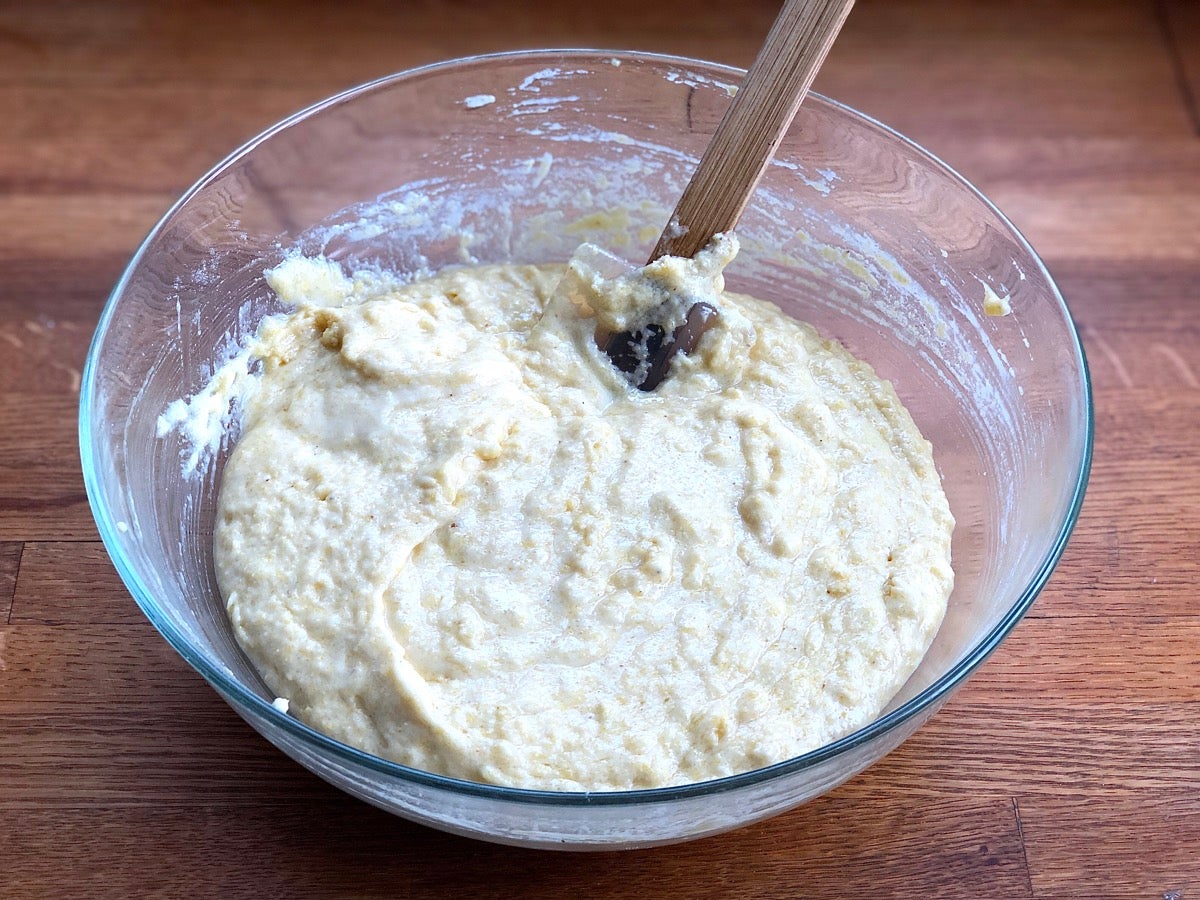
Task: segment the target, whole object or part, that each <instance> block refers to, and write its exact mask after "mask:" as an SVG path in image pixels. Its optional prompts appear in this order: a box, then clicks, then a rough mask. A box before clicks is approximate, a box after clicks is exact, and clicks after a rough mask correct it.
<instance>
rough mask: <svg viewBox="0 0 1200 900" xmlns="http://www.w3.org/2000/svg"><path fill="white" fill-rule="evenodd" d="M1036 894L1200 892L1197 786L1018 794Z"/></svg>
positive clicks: (1177, 895)
mask: <svg viewBox="0 0 1200 900" xmlns="http://www.w3.org/2000/svg"><path fill="white" fill-rule="evenodd" d="M1019 809H1020V813H1021V824H1022V828H1023V830H1024V835H1025V848H1026V852H1027V853H1028V855H1029V866H1030V870H1031V872H1032V873H1033V876H1032V877H1033V888H1034V894H1035V896H1037V897H1045V898H1047V900H1051V898H1063V900H1067V898H1075V897H1093V898H1097V900H1101V898H1110V897H1111V898H1125V897H1155V898H1158V897H1162V898H1171V900H1183V898H1188V897H1192V896H1194V895H1195V894H1196V893H1197V892H1198V891H1200V867H1198V866H1197V864H1196V860H1197V856H1196V834H1197V833H1198V832H1200V809H1198V808H1197V806H1196V803H1195V792H1194V790H1193V791H1191V792H1187V793H1172V794H1161V795H1160V794H1150V795H1148V796H1144V797H1140V798H1138V799H1136V800H1127V799H1113V798H1109V797H1105V796H1096V797H1091V798H1086V799H1077V800H1061V799H1058V798H1054V797H1021V798H1020V800H1019Z"/></svg>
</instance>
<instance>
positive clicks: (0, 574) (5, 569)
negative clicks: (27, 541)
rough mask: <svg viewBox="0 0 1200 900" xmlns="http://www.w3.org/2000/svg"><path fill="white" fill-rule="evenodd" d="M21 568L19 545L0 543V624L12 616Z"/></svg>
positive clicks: (0, 661) (1, 656)
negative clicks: (18, 573) (18, 574)
mask: <svg viewBox="0 0 1200 900" xmlns="http://www.w3.org/2000/svg"><path fill="white" fill-rule="evenodd" d="M20 568H21V544H20V543H19V542H15V541H13V542H5V543H0V622H5V623H7V622H8V621H9V617H10V616H11V615H12V602H13V595H14V594H15V593H16V590H17V572H18V570H19V569H20ZM3 659H4V652H3V649H0V670H2V669H3V668H4V663H3Z"/></svg>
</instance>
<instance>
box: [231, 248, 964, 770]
mask: <svg viewBox="0 0 1200 900" xmlns="http://www.w3.org/2000/svg"><path fill="white" fill-rule="evenodd" d="M728 255H729V254H728V253H726V254H725V257H727V256H728ZM717 257H721V254H716V256H714V254H713V253H711V252H710V253H709V254H708V255H707V256H705V255H703V254H702V256H701V258H699V259H698V260H697V261H696V262H688V261H683V260H668V261H666V262H663V263H661V265H659V267H658V269H657V271H656V272H655V273H653V274H654V278H655V279H656V281H655V282H654V283H656V284H658V285H660V286H665V287H666V288H686V289H687V290H688V291H690V292H691V294H690V295H695V293H696V292H697V291H701V290H704V291H708V292H709V293H710V294H712V295H713V297H714V300H715V302H716V303H717V304H718V305H719V306H720V309H721V317H720V320H719V322H718V324H717V325H716V327H715V328H713V329H712V330H711V331H709V332H708V333H707V334H705V336H704V337H703V338H702V340H701V341H700V344H699V346H698V347H697V348H696V350H695V351H694V352H693V353H692V354H691V355H690V356H687V357H682V356H681V357H678V358H677V359H676V361H675V363H674V369H673V371H672V374H671V377H670V378H668V379H667V381H666V382H665V383H664V384H663V385H662V386H661V387H660V388H659V389H658V390H657V391H655V392H652V393H643V392H640V391H637V390H634V389H632V388H631V387H630V386H629V385H628V383H627V382H626V381H625V380H624V379H623V377H622V376H621V374H620V373H618V372H617V371H616V370H615V369H614V368H613V366H612V365H611V364H610V362H609V360H608V359H607V357H605V356H604V355H602V354H601V353H600V352H599V351H598V350H597V349H596V346H595V341H594V339H593V335H594V332H595V329H596V325H597V322H598V321H599V322H604V323H607V324H609V325H610V326H614V327H615V326H620V327H628V326H629V325H630V324H631V323H633V324H636V320H637V317H638V316H639V315H642V316H643V317H644V316H645V315H646V314H647V312H646V310H647V308H648V306H647V304H650V303H651V302H652V301H651V299H648V298H646V297H639V295H638V293H637V292H636V291H634V292H632V293H631V292H630V291H628V290H621V289H618V288H621V286H622V285H624V286H625V287H626V288H627V287H628V286H629V283H627V282H620V283H618V282H617V281H610V280H606V279H604V278H603V277H601V276H599V275H598V274H597V273H595V272H593V271H591V270H588V269H587V268H586V266H581V265H575V266H574V267H573V268H572V269H570V270H568V269H566V268H565V267H563V266H544V267H532V266H516V265H511V266H489V267H481V268H473V269H459V270H453V271H448V272H445V273H443V274H440V275H438V276H436V277H434V278H431V279H429V280H425V281H421V282H417V283H412V284H408V285H402V286H400V285H397V284H395V283H389V282H387V280H386V279H380V278H371V277H365V276H364V277H357V278H351V277H347V276H346V275H344V274H343V273H342V272H341V271H340V270H339V269H338V268H337V266H336V265H334V264H332V263H328V262H325V261H323V260H310V259H304V258H296V259H292V260H290V261H289V262H287V263H285V264H283V265H282V266H280V267H279V268H277V269H275V270H273V271H272V272H271V273H269V274H268V278H269V281H270V283H271V285H272V287H273V288H274V289H275V290H276V291H277V292H278V293H279V295H280V296H281V297H282V298H283V299H284V300H285V301H288V302H289V303H291V304H294V307H295V310H294V312H293V313H292V314H291V315H289V316H287V317H283V318H275V319H271V320H268V321H267V322H266V323H265V324H264V325H263V327H262V328H261V329H260V333H259V337H258V343H257V344H256V346H255V347H254V348H253V353H254V355H256V356H257V357H259V358H260V359H261V360H262V372H261V374H260V375H259V376H258V377H256V378H255V379H252V385H251V387H250V389H249V391H248V393H247V395H246V397H245V399H244V407H243V409H244V412H243V419H242V422H243V431H242V436H241V439H240V440H239V442H238V444H237V446H236V448H235V450H234V452H233V454H232V456H231V458H230V460H229V462H228V464H227V466H226V469H225V472H224V476H223V482H222V487H221V492H220V499H219V510H218V520H217V528H216V537H215V558H216V567H217V575H218V580H219V583H220V586H221V589H222V592H223V594H224V596H225V598H226V601H227V605H228V610H229V616H230V620H231V622H232V624H233V627H234V630H235V633H236V635H237V638H238V640H239V641H240V642H241V644H242V646H243V647H244V648H245V650H246V652H247V653H248V654H249V656H250V657H251V659H252V660H253V661H254V663H255V664H256V665H257V667H258V668H259V670H260V672H261V673H262V675H263V677H264V679H265V680H266V681H267V683H268V684H269V685H270V687H271V688H272V689H273V690H275V691H276V693H277V694H278V695H279V696H281V697H284V698H287V699H288V701H289V702H290V709H291V712H292V714H293V715H296V716H298V717H299V718H300V719H302V720H304V721H306V722H308V723H309V724H311V725H313V726H314V727H316V728H318V729H320V730H322V731H324V732H326V733H328V734H330V735H332V736H334V737H336V738H338V739H340V740H342V741H344V742H346V743H349V744H352V745H354V746H357V747H360V748H362V749H364V750H367V751H369V752H371V753H375V754H378V755H380V756H383V757H387V758H389V759H392V760H395V761H398V762H400V763H404V764H406V765H410V766H415V767H417V768H420V769H424V770H428V771H433V772H439V773H443V774H447V775H451V776H455V777H459V778H465V779H469V780H474V781H485V782H493V783H498V784H505V785H512V786H519V787H537V788H545V789H554V790H585V789H586V790H619V789H630V788H647V787H656V786H662V785H671V784H679V783H685V782H692V781H700V780H705V779H709V778H714V777H719V776H723V775H728V774H733V773H736V772H741V771H745V770H748V769H753V768H757V767H760V766H763V765H766V764H769V763H773V762H778V761H780V760H783V759H787V758H789V757H792V756H795V755H797V754H799V753H802V752H804V751H807V750H811V749H813V748H816V747H818V746H820V745H822V744H825V743H827V742H829V741H831V740H833V739H835V738H837V737H839V736H842V735H844V734H846V733H848V732H849V731H851V730H853V729H855V728H857V727H860V726H862V725H864V724H866V723H867V722H869V721H870V720H871V719H873V718H874V717H875V716H876V715H877V714H878V713H879V711H880V710H881V709H882V707H883V706H884V705H885V704H886V702H887V701H888V700H889V699H890V698H891V697H892V696H893V695H894V694H895V692H896V691H897V690H898V689H899V688H900V686H901V685H902V684H903V683H904V681H905V679H907V677H908V676H909V675H910V674H911V672H912V671H913V669H915V667H916V666H917V663H918V662H919V661H920V659H921V657H922V655H923V654H924V652H925V650H926V649H927V648H928V645H929V643H930V641H931V640H932V638H933V635H934V633H935V632H936V630H937V628H938V625H939V624H940V621H941V619H942V616H943V613H944V610H945V605H946V598H947V596H948V594H949V591H950V585H951V578H952V576H951V569H950V558H949V554H950V550H949V548H950V533H951V529H952V526H953V522H952V519H951V516H950V512H949V509H948V507H947V504H946V500H945V497H944V494H943V492H942V489H941V485H940V483H939V480H938V477H937V474H936V471H935V469H934V465H933V462H932V458H931V454H930V447H929V445H928V443H927V442H926V441H925V440H924V439H923V438H922V437H921V435H920V434H919V432H918V431H917V429H916V427H915V426H914V424H913V422H912V420H911V418H910V417H909V415H908V413H907V412H906V411H905V410H904V408H903V407H902V406H901V405H900V402H899V401H898V400H897V398H896V395H895V393H894V392H893V390H892V388H891V386H890V385H889V384H887V383H886V382H883V381H881V380H880V379H878V378H877V377H876V376H875V374H874V373H873V372H872V370H871V369H870V367H869V366H867V365H866V364H864V363H862V362H859V361H857V360H855V359H854V358H852V357H851V356H850V355H849V354H848V353H847V352H846V351H845V350H844V349H842V348H841V347H840V346H839V345H837V344H834V343H831V342H828V341H825V340H823V339H821V338H820V337H819V336H818V335H817V334H816V333H815V332H814V331H813V330H812V329H810V328H809V327H807V326H805V325H803V324H800V323H798V322H796V321H794V320H791V319H789V318H787V317H786V316H784V315H783V314H782V313H780V312H779V311H778V310H777V309H776V308H775V307H773V306H771V305H769V304H766V303H763V302H760V301H757V300H754V299H751V298H748V297H744V296H738V295H734V294H729V293H724V294H720V293H719V292H720V290H721V287H722V281H721V276H720V264H721V263H722V262H723V261H724V257H721V258H717ZM564 275H565V277H564ZM560 282H562V285H561V286H560ZM718 297H719V299H717V298H718ZM639 304H640V306H639Z"/></svg>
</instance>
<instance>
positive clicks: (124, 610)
mask: <svg viewBox="0 0 1200 900" xmlns="http://www.w3.org/2000/svg"><path fill="white" fill-rule="evenodd" d="M10 621H11V622H12V624H14V625H24V624H29V623H38V624H43V625H60V624H64V623H65V624H74V625H137V626H141V625H146V624H147V622H146V617H145V616H143V615H142V613H141V610H139V609H138V608H137V605H136V604H135V603H134V602H133V598H132V597H130V596H129V592H128V591H127V590H125V585H124V584H122V583H121V579H120V578H119V577H118V576H117V572H116V570H115V569H114V568H113V565H112V562H111V561H110V560H109V558H108V553H107V552H106V551H105V549H104V545H103V544H101V543H100V542H99V541H95V542H90V541H66V542H62V543H58V542H43V541H31V542H29V543H27V544H25V552H24V556H23V558H22V560H21V578H20V581H19V582H18V583H17V585H16V593H15V597H14V602H13V611H12V617H11V620H10Z"/></svg>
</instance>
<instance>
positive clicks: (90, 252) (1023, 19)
mask: <svg viewBox="0 0 1200 900" xmlns="http://www.w3.org/2000/svg"><path fill="white" fill-rule="evenodd" d="M774 11H775V7H774V4H772V3H767V2H758V0H746V2H740V3H731V4H717V3H716V2H713V0H695V2H693V3H685V2H683V0H661V2H657V3H645V2H633V0H608V2H604V3H599V4H579V3H576V2H572V0H557V2H554V0H529V2H526V3H509V2H500V0H441V2H438V0H412V2H402V0H377V2H367V0H340V2H337V3H318V2H291V3H283V2H272V0H258V2H249V3H241V4H224V3H214V2H204V0H183V2H171V3H156V2H152V0H144V2H141V3H126V4H117V3H108V4H103V3H88V2H83V0H43V2H39V3H29V2H19V0H17V2H3V0H0V351H2V353H0V896H3V897H39V896H50V895H55V894H60V895H63V896H85V895H103V896H143V895H160V896H195V897H199V896H211V897H233V896H252V897H260V896H261V897H266V896H303V895H314V894H317V895H328V896H394V897H437V896H447V897H460V896H485V897H521V898H541V897H547V898H549V897H563V896H581V897H593V896H614V897H638V898H645V897H660V896H661V897H712V896H731V897H742V898H749V897H763V898H768V897H771V898H775V897H799V896H812V897H871V898H873V897H882V896H911V897H933V896H936V897H971V898H1008V897H1088V898H1093V897H1140V898H1192V897H1197V898H1200V586H1198V582H1200V562H1198V559H1200V550H1198V548H1200V325H1198V324H1197V318H1196V316H1197V315H1198V314H1200V3H1197V2H1195V0H1162V2H1151V0H1076V2H1070V0H960V2H954V0H895V2H890V0H860V2H859V4H858V6H857V8H856V9H855V11H854V12H853V14H852V15H851V18H850V22H849V24H848V26H847V30H846V31H845V33H844V35H843V37H842V39H841V40H840V41H839V43H838V44H837V46H836V47H835V48H834V50H833V53H832V55H831V56H830V58H829V62H828V65H827V67H826V69H825V70H824V71H823V72H822V73H821V75H820V77H819V79H818V82H817V87H818V89H819V90H821V91H823V92H825V93H828V94H830V95H832V96H834V97H836V98H838V99H840V100H843V101H845V102H847V103H849V104H851V105H852V106H855V107H858V108H860V109H862V110H864V111H865V112H868V113H871V114H872V115H874V116H876V117H878V118H880V119H882V120H884V121H885V122H887V123H889V124H891V125H893V126H895V127H897V128H899V129H900V130H901V131H903V132H904V133H906V134H908V135H909V136H911V137H912V138H914V139H915V140H917V141H918V142H920V143H922V144H924V145H925V146H926V147H928V148H929V149H931V150H933V151H934V152H935V153H937V154H939V155H940V156H942V157H943V158H944V159H946V160H947V161H948V162H949V163H951V164H952V165H954V166H955V167H957V168H958V169H959V170H960V171H962V172H963V173H964V174H965V175H966V176H967V177H968V178H970V179H972V180H973V181H974V182H975V183H976V184H977V185H979V186H980V187H981V188H982V189H983V190H984V191H985V192H986V193H987V194H988V195H989V196H990V197H992V198H993V199H994V200H995V201H996V202H997V203H998V205H999V206H1000V207H1001V209H1003V210H1004V211H1005V212H1006V213H1008V215H1009V216H1010V217H1011V218H1012V219H1014V220H1015V222H1016V223H1017V225H1018V226H1019V227H1020V228H1022V229H1023V230H1024V231H1025V233H1026V234H1027V235H1028V236H1029V238H1030V239H1031V241H1032V242H1033V244H1034V246H1035V247H1037V248H1038V249H1039V250H1040V252H1041V253H1042V254H1043V255H1044V257H1045V259H1046V261H1047V263H1048V265H1049V266H1050V268H1051V270H1052V271H1053V272H1054V274H1055V275H1056V277H1057V278H1058V279H1059V281H1060V284H1061V287H1062V289H1063V292H1064V294H1065V295H1066V296H1067V298H1068V301H1069V303H1070V304H1071V308H1072V310H1073V311H1074V314H1075V316H1076V318H1077V320H1078V323H1079V326H1080V328H1081V330H1082V334H1083V338H1084V343H1085V345H1086V349H1087V352H1088V355H1089V360H1090V363H1091V368H1092V375H1093V378H1094V382H1095V399H1096V456H1095V467H1094V470H1093V476H1092V483H1091V488H1090V490H1089V493H1088V497H1087V502H1086V504H1085V506H1084V512H1083V517H1082V519H1081V520H1080V523H1079V527H1078V529H1077V531H1076V533H1075V537H1074V538H1073V540H1072V542H1071V545H1070V547H1069V548H1068V550H1067V553H1066V556H1065V557H1064V559H1063V562H1062V564H1061V566H1060V567H1059V569H1058V571H1057V572H1056V573H1055V575H1054V577H1053V579H1052V580H1051V582H1050V585H1049V586H1048V587H1047V588H1046V590H1045V592H1044V593H1043V595H1042V597H1041V599H1040V600H1039V601H1038V603H1037V604H1036V605H1035V607H1034V609H1033V612H1032V614H1031V615H1030V616H1029V617H1028V618H1027V619H1026V620H1025V621H1024V622H1023V623H1022V624H1021V626H1020V627H1019V628H1018V629H1017V630H1016V632H1015V633H1014V634H1013V635H1012V637H1011V638H1010V639H1009V640H1008V641H1007V642H1006V643H1005V644H1004V646H1003V647H1002V648H1001V649H1000V650H999V651H998V652H997V653H996V654H995V656H993V657H992V659H991V660H989V662H988V663H987V664H986V665H985V666H984V667H983V669H982V670H981V671H980V672H979V673H978V675H977V676H976V677H975V678H974V679H973V680H972V681H971V683H970V684H969V685H968V686H967V687H966V688H965V689H963V690H962V691H961V692H960V693H958V694H957V695H956V696H955V698H954V699H953V701H952V702H951V703H950V704H949V705H948V706H947V707H946V708H945V709H944V710H943V711H942V712H941V713H940V714H939V715H938V716H937V717H935V718H934V719H933V720H932V721H931V722H930V723H929V724H928V725H927V726H926V727H925V728H924V729H922V730H921V731H920V732H918V734H917V735H916V736H915V737H914V738H912V739H911V740H910V741H909V742H908V743H907V744H905V745H904V746H903V747H902V748H901V749H899V750H898V751H896V752H895V753H894V754H892V755H891V756H889V757H887V758H886V759H885V760H883V761H882V762H881V763H879V764H878V765H876V766H875V767H874V768H872V769H871V770H869V771H868V772H866V773H864V774H862V775H860V776H859V777H857V778H855V779H853V780H852V781H850V782H849V783H847V784H846V785H844V786H843V787H841V788H839V789H837V790H836V791H834V792H833V793H832V794H830V795H828V796H826V797H824V798H821V799H819V800H817V801H815V802H813V803H811V804H809V805H807V806H805V807H803V808H801V809H798V810H796V811H794V812H792V813H789V814H786V815H783V816H780V817H778V818H776V819H773V820H771V821H769V822H766V823H763V824H760V825H756V826H753V827H750V828H747V829H744V830H742V831H739V832H735V833H732V834H728V835H724V836H720V837H716V838H710V839H707V840H704V841H700V842H697V843H694V844H690V845H684V846H680V847H675V848H666V849H661V850H654V851H646V852H638V853H628V854H601V855H590V856H579V855H554V854H546V853H539V852H532V851H518V850H512V849H505V848H500V847H494V846H490V845H486V844H482V843H477V842H471V841H466V840H461V839H457V838H453V837H449V836H446V835H442V834H440V833H436V832H433V831H430V830H426V829H424V828H420V827H417V826H415V825H410V824H408V823H406V822H404V821H401V820H398V819H393V818H391V817H389V816H387V815H385V814H383V813H381V812H378V811H376V810H374V809H371V808H368V807H367V806H365V805H362V804H360V803H358V802H356V801H354V800H351V799H349V798H348V797H345V796H343V795H341V794H340V793H338V792H337V791H335V790H334V789H332V788H330V787H328V786H326V785H325V784H324V783H322V782H320V781H318V780H317V779H315V778H313V777H311V776H310V775H308V774H307V773H306V772H304V771H303V770H301V769H300V768H299V767H297V766H296V765H294V764H293V763H291V762H290V761H289V760H287V759H286V758H284V757H283V756H281V755H280V754H279V753H277V752H276V751H275V750H273V749H272V748H271V747H270V746H269V745H267V744H266V743H265V742H264V741H263V740H262V739H260V738H259V737H258V736H257V735H256V734H255V733H254V732H252V731H251V730H250V729H249V728H248V727H247V726H246V725H244V724H243V723H242V721H241V720H240V719H238V718H237V717H236V716H235V715H234V714H233V713H232V712H231V711H230V710H229V709H228V708H227V707H226V706H225V705H224V704H223V703H222V702H221V701H220V700H219V699H218V698H217V697H216V696H215V694H214V693H213V692H212V691H211V690H210V689H209V688H208V687H207V686H206V685H205V684H204V683H203V682H202V681H201V679H200V678H199V677H198V676H197V675H195V674H194V673H193V672H192V671H191V670H190V669H189V668H188V667H187V666H186V665H185V664H184V663H183V662H182V661H180V660H179V659H178V658H177V657H176V656H175V655H174V654H173V652H172V651H170V650H169V649H168V648H167V647H166V645H165V643H164V642H163V641H162V640H161V639H159V638H158V636H157V635H156V634H155V632H154V631H153V630H152V628H151V627H150V625H149V624H147V623H146V622H145V620H144V619H143V618H142V616H141V614H140V613H139V612H138V610H137V609H136V607H135V606H134V604H133V601H132V600H131V599H130V598H129V596H128V594H127V593H126V591H125V590H124V588H123V587H122V585H121V584H120V583H119V581H118V579H117V577H116V575H115V573H114V572H113V569H112V567H111V565H110V564H109V562H108V559H107V557H106V555H105V553H104V550H103V549H102V547H101V546H100V544H99V543H98V542H97V537H96V532H95V529H94V526H93V523H92V519H91V516H90V514H89V511H88V508H87V504H86V501H85V498H84V494H83V486H82V481H81V477H80V473H79V463H78V452H77V444H76V433H75V414H76V404H77V401H78V387H79V376H80V368H81V365H82V362H83V358H84V354H85V352H86V347H87V343H88V340H89V338H90V335H91V331H92V329H93V327H94V325H95V322H96V319H97V317H98V315H99V313H100V310H101V307H102V304H103V303H104V300H105V298H106V295H107V293H108V291H109V289H110V288H111V286H112V284H113V282H114V281H115V280H116V278H117V276H118V274H119V273H120V271H121V268H122V267H123V265H124V263H125V262H126V260H127V259H128V258H129V256H130V255H131V254H132V252H133V250H134V249H135V247H136V246H137V244H138V243H139V241H140V239H141V238H142V236H143V235H144V234H145V232H146V231H147V230H148V229H149V228H150V226H151V225H152V224H153V223H154V222H155V220H156V219H157V218H158V217H159V216H160V215H161V214H162V212H164V210H165V209H166V207H167V206H168V204H169V203H170V202H171V201H172V200H173V199H174V198H175V197H176V196H178V194H179V193H181V191H182V190H184V189H185V188H186V187H187V186H188V185H189V184H190V183H191V182H192V181H193V180H195V179H196V178H197V177H198V176H200V175H201V174H202V173H203V172H204V171H205V170H206V169H207V168H208V167H209V166H210V165H212V164H213V163H215V162H216V161H217V160H218V159H220V158H221V157H222V156H224V155H225V154H226V153H227V152H228V151H230V150H231V149H233V148H234V147H235V146H237V145H238V144H240V143H241V142H243V141H244V140H246V139H247V138H249V137H251V136H252V135H254V134H255V133H257V132H258V131H259V130H261V129H262V128H264V127H265V126H267V125H269V124H271V123H272V122H274V121H275V120H277V119H279V118H281V117H282V116H284V115H285V114H287V113H289V112H292V111H294V110H296V109H297V108H299V107H301V106H304V105H307V104H309V103H310V102H313V101H315V100H318V99H320V98H322V97H324V96H326V95H328V94H330V93H333V92H335V91H337V90H341V89H343V88H346V87H349V86H351V85H354V84H356V83H359V82H362V81H365V80H368V79H371V78H374V77H377V76H380V75H384V74H387V73H389V72H392V71H396V70H399V69H403V68H408V67H410V66H413V65H415V64H418V63H423V62H428V61H432V60H436V59H440V58H445V57H451V56H461V55H466V54H472V53H478V52H482V51H492V50H500V49H510V48H516V47H533V46H554V45H559V46H567V45H570V46H587V45H591V46H605V47H634V48H638V49H646V50H659V51H665V52H672V53H681V54H687V55H692V56H699V57H707V58H712V59H716V60H719V61H723V62H728V63H734V64H739V65H745V64H748V63H749V61H750V60H751V58H752V57H753V54H754V50H755V47H756V46H757V43H758V42H759V40H760V39H761V38H762V36H763V35H764V34H765V32H766V29H767V26H768V24H769V22H770V20H771V18H772V16H773V14H774Z"/></svg>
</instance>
